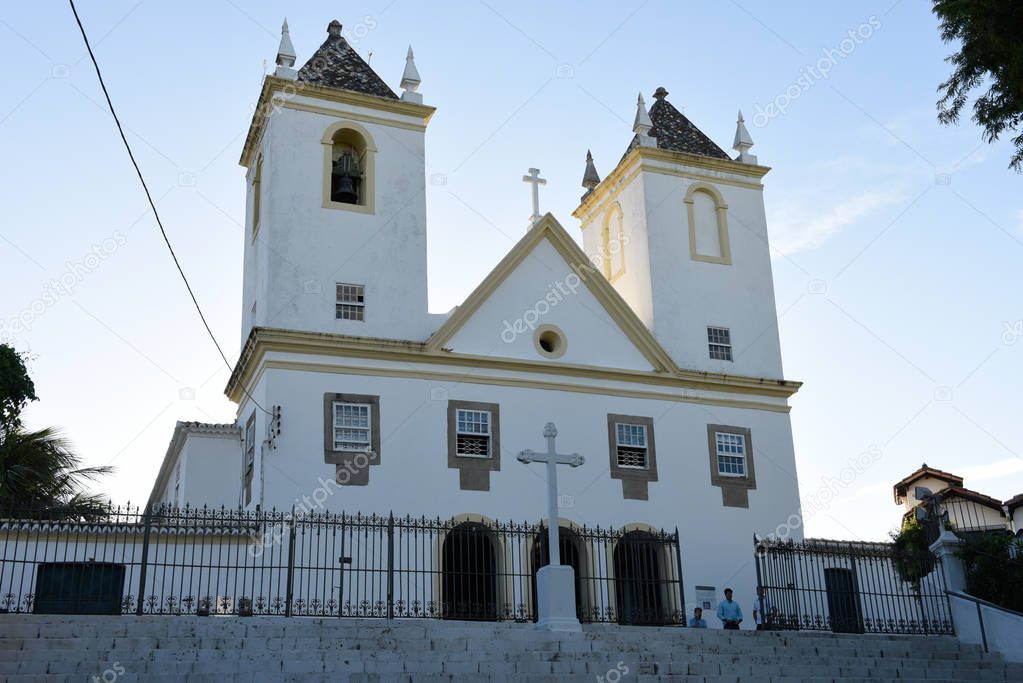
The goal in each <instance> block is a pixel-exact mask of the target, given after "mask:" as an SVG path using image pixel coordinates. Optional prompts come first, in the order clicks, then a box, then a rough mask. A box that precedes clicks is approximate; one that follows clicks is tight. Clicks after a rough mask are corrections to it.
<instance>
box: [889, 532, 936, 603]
mask: <svg viewBox="0 0 1023 683" xmlns="http://www.w3.org/2000/svg"><path fill="white" fill-rule="evenodd" d="M892 544H893V545H894V546H895V547H894V548H893V550H892V554H893V557H892V564H893V565H894V566H895V572H896V573H897V574H898V575H899V578H900V579H902V580H903V581H905V582H906V583H908V584H909V585H911V586H912V587H913V591H914V592H915V593H917V594H919V593H920V581H922V580H923V578H924V577H925V576H927V575H928V574H930V573H931V572H932V571H934V565H935V560H934V554H933V553H932V552H931V550H930V544H929V543H928V542H927V530H926V529H925V528H924V527H923V525H922V524H920V523H919V522H917V521H916V520H915V519H910V520H908V521H906V522H905V523H904V524H903V525H902V530H901V531H899V533H897V534H896V533H893V534H892Z"/></svg>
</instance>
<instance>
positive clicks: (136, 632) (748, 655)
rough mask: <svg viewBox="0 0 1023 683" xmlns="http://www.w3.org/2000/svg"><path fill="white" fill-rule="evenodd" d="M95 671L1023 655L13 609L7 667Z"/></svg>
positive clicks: (372, 677) (986, 661)
mask: <svg viewBox="0 0 1023 683" xmlns="http://www.w3.org/2000/svg"><path fill="white" fill-rule="evenodd" d="M117 669H120V672H118V671H117ZM625 669H627V670H628V672H629V673H628V676H627V678H626V675H625V674H624V670H625ZM108 672H110V675H105V674H107V673H108ZM115 674H116V676H115ZM95 678H99V679H100V680H113V679H114V678H116V681H117V682H118V683H126V682H128V681H136V680H138V681H163V680H166V681H170V680H174V681H182V680H184V681H189V682H191V681H207V680H208V681H211V683H212V682H213V681H216V683H222V681H225V680H227V681H233V680H239V681H275V682H277V681H291V680H294V681H320V680H323V681H327V680H329V681H337V680H344V679H347V680H353V681H403V680H408V681H411V680H415V681H432V680H436V681H463V680H467V681H517V680H520V681H526V680H529V681H531V682H535V681H574V680H579V681H582V680H587V681H592V680H594V678H597V679H598V680H618V679H619V678H621V679H623V680H627V681H629V683H631V681H633V680H637V681H699V682H702V683H722V682H724V681H739V680H741V681H743V682H747V681H758V682H768V681H773V682H775V683H782V682H786V683H791V682H792V681H831V682H835V681H839V682H841V683H851V682H852V681H899V682H900V683H904V681H906V680H911V679H919V680H921V681H922V680H929V681H935V680H937V681H941V680H956V681H1015V680H1021V681H1023V666H1019V665H1011V664H1010V665H1007V664H1005V663H1004V662H1002V660H1001V659H999V658H997V657H992V656H990V655H985V654H983V653H982V652H981V651H980V650H979V648H976V647H973V646H963V645H961V644H960V643H959V642H958V641H957V640H955V639H954V638H952V637H948V636H893V635H887V634H868V635H844V634H843V635H836V634H829V633H813V632H798V633H795V632H759V633H758V632H746V631H743V632H725V631H721V630H716V629H709V630H701V631H696V630H689V629H679V628H642V627H620V626H615V625H592V626H587V627H585V629H584V631H583V632H582V633H576V634H552V633H544V632H539V631H537V630H535V629H534V628H533V626H532V625H529V624H494V623H467V622H445V621H426V620H422V621H412V620H409V621H393V622H387V621H384V620H380V619H343V620H338V619H310V618H293V619H285V618H282V617H252V618H221V617H209V618H199V617H189V616H182V617H170V616H167V617H161V616H144V617H131V616H126V617H63V616H43V615H0V679H2V680H9V681H28V680H34V681H41V682H42V681H46V682H52V681H64V680H67V681H71V680H74V681H82V680H86V681H91V680H95Z"/></svg>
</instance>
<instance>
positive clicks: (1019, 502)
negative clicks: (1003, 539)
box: [1005, 493, 1023, 531]
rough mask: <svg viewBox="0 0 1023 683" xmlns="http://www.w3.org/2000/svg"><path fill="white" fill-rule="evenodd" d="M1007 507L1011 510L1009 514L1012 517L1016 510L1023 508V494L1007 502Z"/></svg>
mask: <svg viewBox="0 0 1023 683" xmlns="http://www.w3.org/2000/svg"><path fill="white" fill-rule="evenodd" d="M1005 507H1007V508H1009V514H1010V515H1011V514H1012V513H1013V511H1014V510H1015V509H1016V508H1020V507H1023V493H1020V494H1019V495H1015V496H1013V497H1012V498H1010V499H1009V500H1007V501H1005ZM1021 531H1023V530H1021Z"/></svg>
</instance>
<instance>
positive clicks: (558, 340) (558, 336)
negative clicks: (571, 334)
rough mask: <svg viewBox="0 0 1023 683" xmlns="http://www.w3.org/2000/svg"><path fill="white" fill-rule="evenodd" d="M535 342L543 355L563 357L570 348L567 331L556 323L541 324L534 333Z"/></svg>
mask: <svg viewBox="0 0 1023 683" xmlns="http://www.w3.org/2000/svg"><path fill="white" fill-rule="evenodd" d="M533 344H534V345H536V350H537V351H538V352H539V353H540V355H541V356H546V357H547V358H561V357H562V356H563V355H565V351H566V350H567V349H568V342H567V341H565V333H564V332H562V331H561V329H560V328H558V327H557V326H556V325H541V326H540V327H538V328H536V332H535V333H533Z"/></svg>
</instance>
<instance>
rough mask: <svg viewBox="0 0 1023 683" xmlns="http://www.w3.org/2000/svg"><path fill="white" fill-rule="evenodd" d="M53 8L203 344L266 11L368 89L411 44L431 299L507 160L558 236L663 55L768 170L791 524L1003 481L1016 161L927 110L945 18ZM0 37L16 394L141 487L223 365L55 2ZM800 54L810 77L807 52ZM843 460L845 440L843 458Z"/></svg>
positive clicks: (1020, 451) (1016, 322)
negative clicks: (902, 494) (745, 138)
mask: <svg viewBox="0 0 1023 683" xmlns="http://www.w3.org/2000/svg"><path fill="white" fill-rule="evenodd" d="M79 11H80V13H81V15H82V18H83V21H84V23H85V25H86V27H87V29H88V30H89V32H90V35H91V37H92V40H93V42H94V47H95V49H96V52H97V55H98V58H99V60H100V62H101V64H102V66H103V68H104V72H105V77H106V79H107V83H108V86H109V88H110V90H111V94H112V96H113V98H114V101H115V104H116V106H117V107H118V109H119V114H120V116H121V118H122V121H123V122H124V124H125V125H126V127H127V128H128V130H129V139H130V141H131V143H132V144H133V146H134V149H135V152H136V155H137V157H138V158H139V162H140V164H141V166H142V168H143V170H144V172H145V174H146V177H147V179H148V181H149V184H150V187H151V189H152V190H153V192H154V195H155V197H156V198H157V201H158V206H159V209H160V212H161V215H162V217H163V220H164V222H165V225H166V227H167V229H168V232H169V234H170V236H171V239H172V241H173V242H174V244H175V246H176V248H177V250H178V254H179V257H180V258H181V261H182V263H183V265H184V268H185V270H186V272H187V273H188V274H189V277H190V279H191V281H192V283H193V285H194V287H195V288H196V291H197V292H198V295H199V298H200V301H201V303H202V305H203V307H204V309H205V310H206V312H207V314H208V316H209V318H210V320H211V323H212V326H213V328H214V331H215V333H216V334H217V336H218V338H219V339H220V340H221V342H222V344H223V345H224V347H225V349H227V350H228V353H229V355H230V356H232V360H233V356H234V354H236V353H237V348H238V344H239V334H240V333H239V328H240V298H241V239H242V228H241V222H242V220H243V215H244V211H243V196H244V194H243V193H244V184H243V180H242V178H243V170H242V169H241V168H240V167H239V166H238V165H237V159H238V155H239V152H240V150H241V145H242V142H243V136H244V133H245V131H246V129H247V126H248V122H249V119H250V117H251V114H252V108H253V105H254V102H255V99H256V97H257V96H258V93H259V85H260V80H261V78H262V74H263V72H264V68H269V67H265V64H266V65H272V62H273V58H274V55H275V53H276V47H277V41H278V37H279V29H280V23H281V20H282V18H283V17H284V16H285V14H287V16H288V21H289V24H290V26H291V34H292V37H293V40H294V43H295V47H296V49H297V51H298V54H299V61H300V62H302V61H304V60H305V59H306V58H307V57H308V56H309V54H310V53H311V51H312V50H314V49H315V48H316V47H317V46H318V45H319V43H320V42H321V41H322V39H323V37H324V36H325V27H326V24H327V22H328V21H329V20H330V19H332V18H334V17H335V16H336V17H337V18H338V19H339V20H340V21H342V23H343V24H344V25H345V32H346V34H347V35H348V36H350V37H351V39H352V42H353V44H354V45H355V47H356V49H358V50H359V51H360V53H361V54H363V56H367V55H369V53H372V57H371V64H372V66H373V67H374V68H375V69H376V70H377V71H378V72H379V73H380V75H381V76H382V77H383V78H384V79H385V80H386V81H387V82H388V83H389V84H390V85H391V86H392V87H393V88H395V89H397V85H398V81H399V80H400V77H401V71H402V68H403V66H404V54H405V49H406V47H407V46H408V44H409V43H411V44H412V45H413V47H414V49H415V52H416V62H417V65H418V67H419V71H420V73H421V75H422V78H423V85H422V87H421V89H420V91H421V92H422V93H423V95H424V97H425V101H426V103H428V104H431V105H434V106H436V107H437V108H438V111H437V114H436V115H435V117H434V119H433V121H432V122H431V125H430V129H429V132H428V136H427V164H428V168H427V172H428V173H429V174H431V175H432V174H442V175H443V176H444V177H445V178H446V184H443V185H430V186H429V188H428V199H427V209H428V214H429V220H430V246H429V248H430V252H429V265H430V270H431V273H432V276H431V282H430V287H431V290H430V305H431V309H432V310H434V311H445V310H447V309H449V308H450V307H451V306H453V305H456V304H457V303H458V302H459V301H460V300H461V299H462V298H464V296H465V295H467V294H468V293H469V291H471V289H472V288H473V287H474V286H475V284H476V283H478V282H479V280H480V279H482V278H483V276H484V275H485V274H486V273H487V272H488V271H489V269H490V268H491V267H492V266H493V265H494V264H496V262H497V261H498V260H499V259H500V258H501V256H502V255H503V254H504V253H505V252H506V251H507V250H508V249H509V248H510V247H511V245H512V244H513V243H514V241H515V240H517V239H518V238H519V237H520V236H521V234H522V232H523V230H524V227H525V222H526V219H527V217H528V216H529V213H530V207H529V194H528V188H527V187H525V186H524V185H523V184H522V183H521V181H520V177H521V175H522V174H523V173H524V172H525V170H526V169H527V168H528V167H530V166H537V167H539V168H540V169H541V170H542V173H543V175H544V176H545V177H546V178H548V181H549V183H548V185H547V186H546V187H545V188H543V191H542V198H541V201H542V207H543V209H544V210H549V211H552V212H553V213H554V214H555V216H557V217H558V218H559V220H560V221H561V222H562V223H563V224H564V225H565V226H566V227H568V228H569V230H570V232H572V233H573V234H574V235H578V230H577V227H578V223H577V221H575V219H573V218H572V217H571V212H572V210H573V209H574V208H575V206H576V205H577V200H578V197H579V195H580V193H581V188H580V187H579V180H580V178H581V177H582V171H583V159H584V157H585V154H586V150H587V149H592V151H593V155H594V158H595V159H596V163H597V168H598V170H599V171H600V173H601V174H602V175H603V174H606V173H607V172H608V171H609V170H610V169H611V168H612V167H613V162H614V161H616V160H617V159H618V158H619V157H620V155H621V153H622V152H623V150H624V148H625V146H626V144H627V143H628V141H629V139H630V137H631V125H632V117H633V115H634V103H635V98H636V92H637V91H642V92H643V93H644V95H646V96H647V98H648V100H649V96H650V94H651V93H652V92H653V91H654V89H655V88H656V87H658V86H662V85H663V86H664V87H666V88H667V89H668V91H669V92H670V93H671V94H670V96H669V99H670V100H671V102H672V103H673V104H675V106H677V107H679V108H682V109H683V111H684V112H685V113H686V115H687V116H689V117H690V118H691V119H692V120H693V121H694V122H695V123H696V124H697V125H698V126H700V128H701V129H702V130H703V131H704V132H706V133H707V134H708V135H710V136H711V138H713V139H714V140H715V141H716V142H717V143H718V144H719V145H721V146H723V147H726V148H728V147H729V145H730V142H731V139H732V135H733V133H734V129H735V114H736V110H737V109H738V108H740V107H741V108H742V109H743V110H744V113H745V114H746V120H747V123H748V124H750V126H749V127H750V132H751V134H752V136H753V139H754V141H755V142H756V146H755V147H754V148H753V150H752V151H753V153H755V154H757V155H758V156H759V158H760V162H761V163H763V164H765V165H768V166H771V167H772V168H773V170H772V171H771V173H770V174H768V176H767V177H766V179H765V184H766V189H765V198H766V202H767V215H768V225H769V229H770V233H771V239H772V245H773V247H774V251H775V253H774V275H775V286H776V294H777V303H778V310H779V313H780V314H781V321H780V330H781V339H782V350H783V354H784V362H785V373H786V376H787V378H789V379H797V380H801V381H803V382H805V386H804V387H803V389H802V390H801V391H800V392H799V393H798V394H797V395H796V396H795V398H794V399H793V402H792V403H793V406H794V407H793V411H792V423H793V430H794V437H795V446H796V455H797V463H798V467H799V480H800V485H801V488H802V492H803V496H804V499H806V500H810V501H811V505H809V506H807V508H808V509H807V511H806V526H807V530H808V532H809V533H810V534H813V535H818V536H828V537H835V538H850V539H881V538H884V537H885V536H886V534H887V533H888V531H889V530H891V529H892V528H894V527H895V526H896V524H897V521H898V518H899V509H898V508H896V506H895V505H894V503H893V501H892V498H891V485H892V484H893V483H894V482H895V481H897V480H898V479H900V478H901V477H902V476H904V475H905V474H908V473H909V472H910V471H912V470H913V469H915V468H916V467H918V466H919V465H920V463H921V462H924V461H926V462H927V463H928V464H929V465H931V466H935V467H940V468H942V469H946V470H951V471H953V472H956V473H958V474H961V475H963V476H964V477H966V485H967V486H968V487H971V488H974V489H977V490H980V491H982V492H984V493H987V494H989V495H992V496H995V497H997V498H1000V499H1003V500H1004V499H1006V498H1008V497H1010V496H1011V495H1014V494H1016V493H1019V492H1021V491H1023V434H1021V432H1020V430H1019V428H1018V426H1019V406H1020V382H1019V378H1020V377H1021V376H1023V304H1021V297H1020V291H1021V284H1023V282H1021V279H1023V276H1021V274H1020V268H1019V264H1020V262H1021V257H1023V202H1021V199H1020V197H1021V195H1020V192H1019V188H1020V187H1021V183H1023V178H1021V177H1020V176H1019V175H1015V174H1013V173H1011V172H1010V171H1008V170H1007V169H1006V165H1007V161H1008V158H1009V155H1010V151H1011V150H1010V146H1009V144H1008V143H1007V142H1004V141H1003V142H1000V143H997V144H994V145H986V144H983V143H982V142H981V139H980V132H979V131H978V130H977V128H976V127H975V126H974V125H973V124H972V123H970V122H968V121H966V122H964V123H962V124H961V125H960V126H958V127H954V128H948V127H942V126H939V125H938V124H937V123H936V121H935V107H934V102H935V100H936V99H937V95H936V86H937V85H938V83H940V82H941V81H942V80H943V79H944V78H945V76H946V75H947V73H948V66H947V65H946V64H945V63H944V61H943V58H944V57H945V55H946V54H947V53H948V52H949V51H950V48H949V47H948V46H945V45H943V44H942V43H941V42H940V40H939V39H938V37H937V28H936V26H937V23H936V20H935V18H934V17H933V16H932V15H931V14H930V12H929V4H928V3H919V2H909V1H902V2H893V0H885V1H884V2H861V3H837V2H836V3H816V4H815V5H814V6H813V10H812V11H809V10H808V7H807V6H806V5H805V4H801V3H778V2H770V3H768V2H753V1H752V0H742V1H741V2H704V3H689V2H687V3H676V2H666V1H659V0H649V1H647V2H642V1H638V2H637V1H635V0H630V1H626V2H620V3H593V2H589V3H581V2H571V3H568V2H566V3H549V2H529V1H522V2H516V3H498V2H496V1H494V2H491V1H489V0H488V2H461V3H443V2H441V3H429V4H423V3H413V2H409V1H408V0H393V1H389V0H377V1H376V2H348V3H343V4H342V5H338V4H337V3H326V2H305V3H302V6H301V9H296V8H295V6H294V3H283V2H251V3H249V2H247V3H241V2H229V1H224V0H210V1H208V2H203V3H198V2H180V3H173V4H171V3H159V2H156V0H143V1H142V2H138V1H137V0H135V1H129V2H113V1H112V2H102V3H101V2H94V1H91V0H81V1H80V3H79ZM338 11H344V12H345V14H344V15H337V12H338ZM850 31H851V32H852V33H853V34H854V35H855V36H856V39H851V38H849V33H850ZM0 58H2V60H3V63H4V64H5V79H4V82H5V87H4V88H3V91H2V93H0V148H2V149H3V150H4V152H5V157H6V163H5V164H3V166H2V167H0V188H2V189H0V196H2V197H3V205H4V211H3V214H2V215H3V219H2V221H0V263H2V266H3V267H2V268H0V289H2V291H3V292H4V296H3V298H2V303H0V323H2V324H3V325H4V327H3V328H0V333H7V334H9V335H11V336H12V339H13V343H14V345H15V346H16V347H17V348H18V349H20V350H23V351H28V352H29V353H30V354H31V355H32V357H33V360H32V362H31V364H30V369H31V372H32V374H33V376H34V377H35V379H36V383H37V388H38V393H39V395H40V398H41V400H40V401H39V402H38V403H36V404H33V406H32V407H31V409H30V410H29V412H28V414H27V419H28V422H29V424H30V425H31V426H43V425H50V424H53V425H59V426H61V427H62V428H63V429H64V430H65V431H66V433H67V435H68V436H69V437H70V438H71V439H72V440H73V441H74V443H75V445H76V447H77V449H78V450H79V451H80V452H81V454H82V455H83V456H84V458H85V460H86V462H87V463H89V464H105V463H112V464H114V465H115V466H116V467H117V474H116V475H115V476H114V477H111V478H110V479H109V480H107V481H106V482H105V484H104V485H105V488H106V489H108V490H109V492H110V494H111V495H112V497H113V498H114V499H115V500H118V501H125V500H129V499H130V500H132V501H134V502H142V501H144V499H145V498H146V496H147V495H148V493H149V489H150V487H151V483H152V479H153V477H154V475H155V473H156V471H157V468H158V467H159V463H160V461H161V458H162V457H163V454H164V452H165V450H166V447H167V442H168V440H169V437H170V433H171V430H172V427H173V424H174V421H175V420H178V419H195V420H204V421H231V420H232V418H233V414H234V411H233V404H230V403H229V402H228V401H227V400H226V398H224V396H223V394H222V390H223V387H224V385H225V383H226V379H227V374H228V371H227V370H226V368H224V367H223V365H222V364H221V363H220V361H219V358H218V356H217V354H216V351H215V349H214V348H213V347H212V345H211V344H210V342H209V340H208V339H207V338H206V336H205V333H204V331H203V329H202V327H201V324H200V322H199V320H198V319H197V317H196V316H195V313H194V311H193V310H192V309H191V303H190V301H189V300H188V298H187V294H186V293H185V291H184V289H183V287H182V285H181V283H180V281H179V280H178V277H177V274H176V272H175V270H174V266H173V264H172V263H171V261H170V259H169V257H168V255H167V253H166V251H165V248H164V246H163V244H162V242H161V240H160V237H159V234H158V232H157V229H156V225H155V222H154V221H153V219H152V216H151V215H150V214H149V213H148V212H147V207H146V205H145V200H144V197H143V195H142V193H141V190H140V188H139V186H138V184H137V180H136V178H135V177H134V172H133V170H132V168H131V166H130V164H129V162H128V159H127V158H126V156H125V153H124V151H123V149H122V147H121V143H120V140H119V139H118V138H117V136H116V131H115V129H114V127H113V124H112V121H111V120H110V118H109V115H108V114H107V113H106V111H105V108H104V106H103V103H102V93H101V92H100V90H99V87H98V84H97V81H96V79H95V75H94V73H93V71H92V66H91V64H90V63H89V61H88V57H87V56H85V51H84V48H83V46H82V43H81V39H80V37H79V35H78V33H77V28H76V27H75V25H74V21H73V18H72V16H71V13H70V10H69V9H68V8H67V6H66V5H64V4H63V3H60V2H52V3H35V4H27V3H19V4H18V5H17V6H13V5H7V6H5V7H4V9H3V10H2V12H0ZM822 59H826V60H828V65H827V66H828V69H829V70H828V73H827V76H826V77H821V75H820V72H819V71H816V69H815V70H814V71H812V72H811V71H808V70H807V67H809V66H813V65H817V64H818V62H819V60H822ZM264 60H265V62H264ZM772 104H773V105H774V109H773V110H772V109H771V105H772ZM781 109H784V112H783V113H782V112H781V111H780V110H781ZM758 112H759V113H760V114H759V115H758ZM441 273H443V276H442V277H441V276H440V275H439V274H441ZM53 281H57V282H63V283H64V285H63V286H62V287H60V288H59V289H58V288H55V287H54V285H53V284H51V283H52V282H53ZM16 321H18V322H17V323H16ZM15 328H17V329H15ZM862 454H869V456H868V457H860V456H861V455H862ZM857 459H859V462H861V463H868V465H867V466H866V467H863V466H862V465H861V466H858V467H857V468H855V469H856V470H858V471H855V472H854V471H853V470H852V469H849V462H850V460H852V461H856V460H857ZM850 475H851V476H850Z"/></svg>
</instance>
